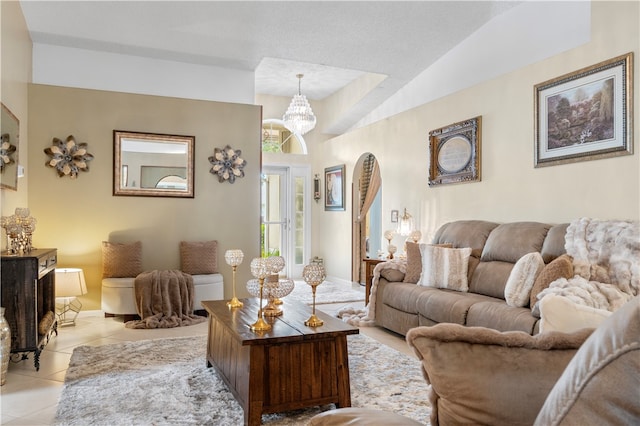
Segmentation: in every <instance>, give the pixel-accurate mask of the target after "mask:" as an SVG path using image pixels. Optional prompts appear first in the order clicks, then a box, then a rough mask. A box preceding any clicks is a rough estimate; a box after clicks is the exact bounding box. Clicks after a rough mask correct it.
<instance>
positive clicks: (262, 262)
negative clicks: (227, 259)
mask: <svg viewBox="0 0 640 426" xmlns="http://www.w3.org/2000/svg"><path fill="white" fill-rule="evenodd" d="M251 274H252V275H253V276H254V277H256V278H257V279H258V283H259V284H260V307H259V309H258V320H257V321H256V322H254V323H253V324H251V331H268V330H271V324H269V323H267V322H266V321H265V320H264V318H263V316H262V292H263V289H264V279H265V278H266V276H267V275H268V273H267V261H266V259H265V258H262V257H256V258H255V259H253V260H252V261H251Z"/></svg>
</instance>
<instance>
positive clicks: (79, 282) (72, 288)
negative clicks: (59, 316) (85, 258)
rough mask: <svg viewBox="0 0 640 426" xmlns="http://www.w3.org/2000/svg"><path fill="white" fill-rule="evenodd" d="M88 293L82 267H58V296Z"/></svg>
mask: <svg viewBox="0 0 640 426" xmlns="http://www.w3.org/2000/svg"><path fill="white" fill-rule="evenodd" d="M83 294H87V283H86V282H85V280H84V272H83V271H82V269H80V268H56V297H75V296H80V295H83Z"/></svg>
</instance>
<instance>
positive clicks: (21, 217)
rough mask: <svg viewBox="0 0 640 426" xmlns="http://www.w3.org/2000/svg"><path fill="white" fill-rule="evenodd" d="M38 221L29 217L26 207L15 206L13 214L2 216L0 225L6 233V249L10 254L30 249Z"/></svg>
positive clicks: (25, 251) (27, 251)
mask: <svg viewBox="0 0 640 426" xmlns="http://www.w3.org/2000/svg"><path fill="white" fill-rule="evenodd" d="M37 222H38V221H37V220H36V219H35V218H34V217H31V215H30V211H29V209H28V208H26V207H17V208H16V210H15V214H13V215H11V216H2V218H0V226H1V227H2V228H4V229H5V232H6V234H7V240H8V241H7V251H8V252H9V253H11V254H18V253H29V252H30V251H31V250H32V249H33V246H32V243H31V242H32V238H33V232H34V231H35V230H36V223H37Z"/></svg>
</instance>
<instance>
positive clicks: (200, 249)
mask: <svg viewBox="0 0 640 426" xmlns="http://www.w3.org/2000/svg"><path fill="white" fill-rule="evenodd" d="M180 270H182V272H184V273H187V274H191V275H199V274H216V273H218V241H216V240H213V241H181V242H180Z"/></svg>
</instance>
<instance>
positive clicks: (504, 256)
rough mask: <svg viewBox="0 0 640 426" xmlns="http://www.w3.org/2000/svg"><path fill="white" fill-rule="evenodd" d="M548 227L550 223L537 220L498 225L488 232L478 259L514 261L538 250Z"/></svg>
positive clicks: (484, 260)
mask: <svg viewBox="0 0 640 426" xmlns="http://www.w3.org/2000/svg"><path fill="white" fill-rule="evenodd" d="M549 228H551V225H547V224H545V223H538V222H513V223H504V224H502V225H499V226H498V227H497V228H495V229H494V230H493V231H491V234H489V238H487V243H486V244H485V245H484V250H482V257H481V258H480V260H481V261H483V262H489V261H492V260H499V261H502V262H510V263H516V262H517V261H518V259H520V258H521V257H522V256H524V255H525V254H527V253H531V252H532V251H537V252H540V250H541V249H542V244H543V243H544V240H545V237H546V235H547V232H548V231H549Z"/></svg>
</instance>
